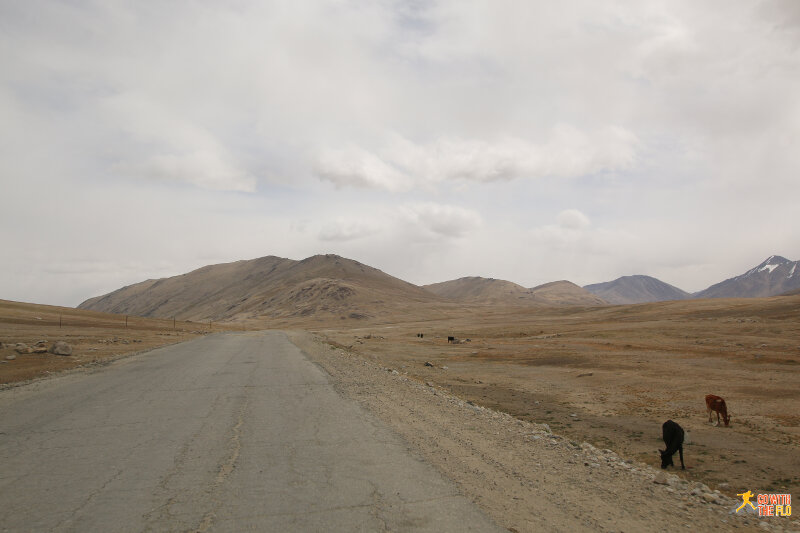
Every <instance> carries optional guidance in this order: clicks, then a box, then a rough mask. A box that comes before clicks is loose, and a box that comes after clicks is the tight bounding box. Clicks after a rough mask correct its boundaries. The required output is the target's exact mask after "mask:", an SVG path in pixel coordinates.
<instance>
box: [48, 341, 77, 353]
mask: <svg viewBox="0 0 800 533" xmlns="http://www.w3.org/2000/svg"><path fill="white" fill-rule="evenodd" d="M50 353H51V354H54V355H72V346H70V345H69V344H67V343H66V342H64V341H56V342H55V343H54V344H53V345H52V346H51V347H50Z"/></svg>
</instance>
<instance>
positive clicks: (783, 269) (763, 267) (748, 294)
mask: <svg viewBox="0 0 800 533" xmlns="http://www.w3.org/2000/svg"><path fill="white" fill-rule="evenodd" d="M798 264H800V261H790V260H788V259H786V258H785V257H781V256H779V255H771V256H769V257H768V258H767V259H766V260H765V261H764V262H762V263H761V264H760V265H758V266H756V267H753V268H751V269H750V270H748V271H747V272H745V273H744V274H741V275H739V276H736V277H735V278H730V279H726V280H725V281H722V282H720V283H717V284H715V285H712V286H711V287H709V288H707V289H705V290H703V291H700V292H697V293H695V294H693V295H692V296H693V297H694V298H763V297H767V296H777V295H780V294H785V293H787V292H790V291H793V290H795V289H800V268H798Z"/></svg>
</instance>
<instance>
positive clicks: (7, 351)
mask: <svg viewBox="0 0 800 533" xmlns="http://www.w3.org/2000/svg"><path fill="white" fill-rule="evenodd" d="M236 327H240V326H236ZM230 328H231V326H230V325H224V324H213V323H212V324H209V323H203V324H201V323H197V322H174V323H173V321H172V320H159V319H149V318H140V317H127V327H126V317H125V315H115V314H111V313H98V312H94V311H83V310H78V309H73V308H71V307H56V306H50V305H37V304H27V303H20V302H10V301H7V300H0V342H2V343H4V344H7V345H10V346H7V347H6V348H0V384H7V383H14V382H19V381H25V380H29V379H33V378H37V377H41V376H45V375H48V374H52V373H54V372H59V371H63V370H69V369H71V368H76V367H80V366H86V365H94V364H100V363H103V362H106V361H108V360H111V359H114V358H117V357H120V356H124V355H128V354H131V353H135V352H139V351H143V350H148V349H152V348H155V347H158V346H163V345H165V344H172V343H175V342H180V341H184V340H188V339H191V338H194V337H196V336H197V335H202V334H205V333H208V332H209V331H222V330H226V329H230ZM39 340H45V341H47V342H48V343H49V344H51V343H52V342H54V341H57V340H64V341H66V342H68V343H69V344H70V345H72V347H73V355H71V356H68V357H65V356H59V355H52V354H49V353H46V354H17V353H16V351H15V350H14V348H13V346H14V345H15V344H16V343H18V342H22V343H25V344H28V345H32V344H34V343H35V342H37V341H39ZM9 356H11V357H15V358H14V359H9Z"/></svg>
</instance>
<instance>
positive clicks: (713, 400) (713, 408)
mask: <svg viewBox="0 0 800 533" xmlns="http://www.w3.org/2000/svg"><path fill="white" fill-rule="evenodd" d="M706 408H708V421H709V422H713V419H712V418H711V413H712V412H716V413H717V426H719V417H720V415H722V420H724V421H725V427H728V423H729V422H730V421H731V417H730V416H729V415H728V406H727V405H725V400H723V399H722V398H720V397H719V396H714V395H713V394H708V395H706Z"/></svg>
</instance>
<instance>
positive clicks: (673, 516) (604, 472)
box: [290, 332, 800, 533]
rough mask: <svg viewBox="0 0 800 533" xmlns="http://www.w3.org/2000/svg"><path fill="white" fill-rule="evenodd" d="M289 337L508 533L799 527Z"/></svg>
mask: <svg viewBox="0 0 800 533" xmlns="http://www.w3.org/2000/svg"><path fill="white" fill-rule="evenodd" d="M290 338H291V340H292V342H294V343H295V344H296V345H297V346H299V347H301V348H302V349H303V350H304V351H305V352H306V354H308V356H309V358H310V359H311V360H312V361H315V362H316V363H317V364H319V365H320V366H321V367H322V368H324V369H325V370H326V371H327V373H328V374H329V376H330V380H331V382H332V384H333V385H334V387H335V388H336V389H337V390H338V391H339V392H340V394H342V395H344V396H345V397H348V398H351V399H353V400H354V401H356V402H358V403H360V404H361V405H362V406H363V407H364V408H366V409H368V410H370V411H371V412H372V413H374V414H375V415H376V416H377V417H378V418H380V419H381V420H382V421H383V422H385V423H386V424H388V425H389V426H390V427H391V428H393V429H394V430H395V431H396V432H397V433H398V434H400V435H401V436H402V437H403V438H404V439H405V440H406V442H407V443H408V445H409V449H410V450H412V451H413V452H415V453H418V454H420V455H421V456H422V457H423V458H424V459H425V460H426V462H427V463H428V464H430V465H431V466H432V467H433V468H436V469H438V470H439V471H441V472H442V473H443V474H444V475H446V476H447V477H449V478H450V479H452V480H454V481H455V482H456V483H457V484H458V486H459V487H460V490H461V491H462V493H463V494H465V495H466V496H467V497H469V498H470V499H471V500H472V501H474V502H475V503H476V504H477V505H478V506H479V507H481V508H482V509H483V510H484V512H486V513H487V514H488V515H489V516H491V517H492V518H493V519H494V520H495V521H496V522H497V523H498V524H499V525H501V526H503V527H505V528H507V529H508V530H509V531H512V532H517V533H522V532H536V531H564V532H574V531H608V532H633V531H653V532H655V531H659V532H673V531H692V530H694V531H733V530H736V531H763V530H766V531H780V532H783V531H800V520H797V519H794V518H792V517H789V518H786V517H772V518H763V519H759V518H758V517H757V516H754V515H753V514H752V513H751V514H748V513H746V512H742V513H739V514H736V513H735V509H736V508H737V506H738V505H739V504H740V503H741V499H739V498H729V497H727V496H725V495H723V494H720V493H719V492H716V491H714V490H713V489H711V488H710V487H708V486H706V485H705V484H703V483H699V482H696V481H687V480H686V479H683V478H680V477H678V476H677V475H674V474H673V473H672V472H680V471H670V472H669V473H666V475H665V473H664V471H662V470H660V469H659V468H653V467H651V466H649V465H646V464H644V463H642V462H639V461H635V460H632V459H630V458H625V457H623V456H620V455H619V454H617V453H615V452H614V451H613V450H610V449H600V448H597V447H594V446H592V445H591V444H588V443H585V442H583V443H581V442H579V441H576V440H573V439H569V438H564V437H563V436H562V435H558V434H556V433H553V432H551V429H550V428H548V427H547V426H546V425H545V424H536V423H531V422H526V421H523V420H520V419H518V418H514V417H512V416H511V415H509V414H507V413H501V412H498V411H495V410H492V409H487V408H485V407H482V406H479V405H477V404H476V403H475V402H470V401H464V399H462V398H459V397H458V396H456V395H454V394H451V393H449V392H447V391H446V390H444V388H443V387H440V386H438V385H436V384H434V383H433V382H432V381H430V380H428V381H427V382H422V381H420V380H419V379H418V378H415V377H413V376H411V375H406V374H405V373H404V372H401V371H399V370H398V369H396V368H391V367H388V366H384V362H383V361H381V360H372V358H370V357H364V356H362V355H359V354H357V353H355V352H353V351H351V350H348V349H345V348H339V347H337V346H336V345H331V344H330V342H329V341H324V340H322V339H321V338H320V337H318V336H312V335H311V334H309V333H307V332H290Z"/></svg>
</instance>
